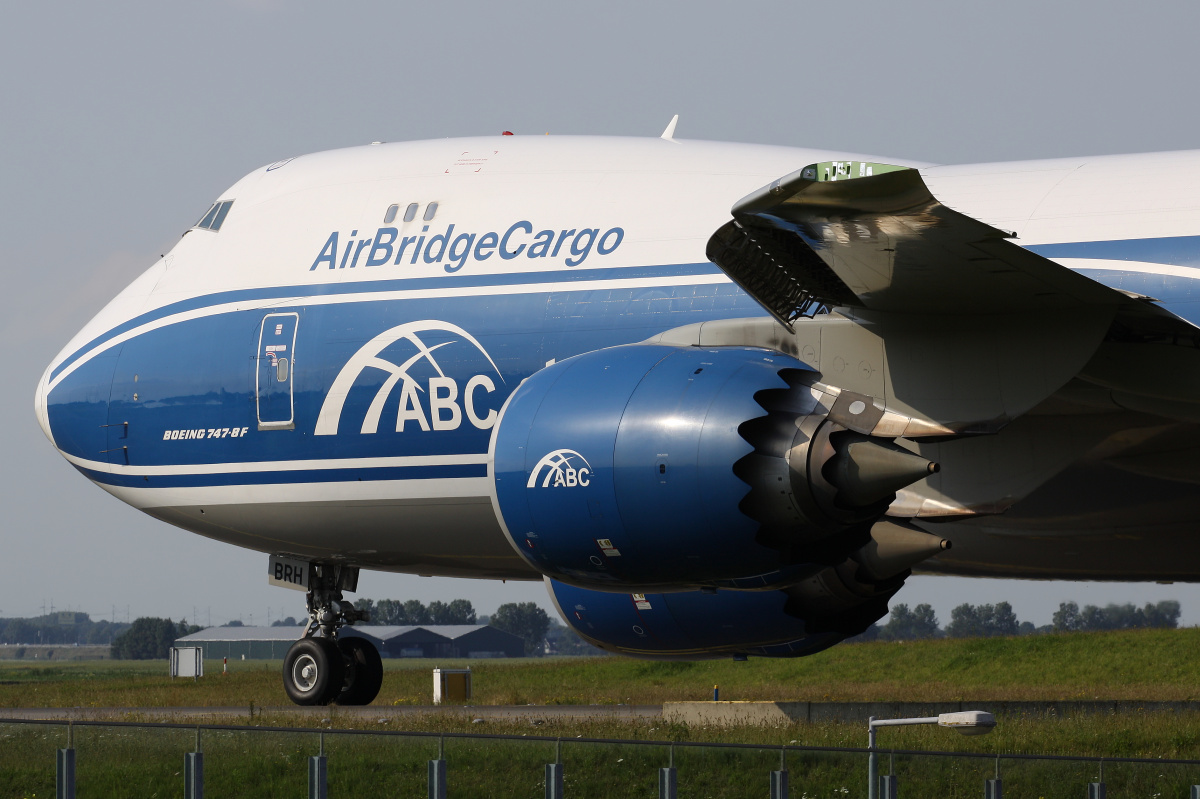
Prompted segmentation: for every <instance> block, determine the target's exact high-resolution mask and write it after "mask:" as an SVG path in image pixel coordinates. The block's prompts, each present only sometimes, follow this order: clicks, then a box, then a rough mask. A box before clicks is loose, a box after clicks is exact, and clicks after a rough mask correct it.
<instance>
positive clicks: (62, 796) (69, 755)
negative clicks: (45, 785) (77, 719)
mask: <svg viewBox="0 0 1200 799" xmlns="http://www.w3.org/2000/svg"><path fill="white" fill-rule="evenodd" d="M54 766H55V768H54V786H55V791H54V795H55V797H56V798H57V799H75V727H74V726H73V725H72V724H71V722H69V721H68V722H67V748H66V749H59V750H58V753H57V755H55V758H54Z"/></svg>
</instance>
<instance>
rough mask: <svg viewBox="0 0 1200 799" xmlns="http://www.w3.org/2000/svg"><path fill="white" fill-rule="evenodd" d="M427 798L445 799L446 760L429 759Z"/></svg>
mask: <svg viewBox="0 0 1200 799" xmlns="http://www.w3.org/2000/svg"><path fill="white" fill-rule="evenodd" d="M429 799H446V761H445V760H430V761H429Z"/></svg>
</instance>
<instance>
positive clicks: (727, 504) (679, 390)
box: [492, 344, 925, 591]
mask: <svg viewBox="0 0 1200 799" xmlns="http://www.w3.org/2000/svg"><path fill="white" fill-rule="evenodd" d="M814 377H815V373H813V372H812V371H811V370H810V369H808V367H806V366H805V365H804V364H802V363H801V362H799V361H797V360H795V359H793V358H790V357H788V356H786V355H781V354H779V353H776V352H772V351H768V350H760V349H750V348H734V347H730V348H706V349H702V348H695V347H670V346H661V345H649V344H634V345H626V346H621V347H613V348H611V349H606V350H598V351H595V352H590V353H586V354H584V355H580V356H577V357H574V358H571V359H569V360H566V361H562V362H560V363H557V364H553V365H551V366H549V367H547V368H546V369H544V370H542V371H540V372H538V373H536V374H534V375H533V376H531V377H530V378H529V379H528V380H526V381H525V382H524V383H522V385H521V386H520V387H518V388H517V390H516V391H514V392H513V394H512V396H511V397H510V398H509V400H508V402H507V403H506V405H505V407H504V409H503V410H502V412H501V415H500V418H499V420H498V422H497V425H496V430H495V433H494V436H493V440H492V460H493V476H494V480H495V491H496V507H497V509H498V511H499V516H500V518H501V521H502V522H503V524H504V526H505V528H506V533H507V534H508V536H509V538H510V540H511V541H512V543H513V546H514V547H516V549H517V551H518V552H520V553H521V555H522V556H523V557H524V558H525V559H526V560H527V561H528V562H529V563H530V564H531V565H532V566H533V567H534V568H536V569H537V570H538V571H540V572H541V573H542V574H545V575H547V576H550V577H552V578H554V579H557V580H561V581H563V582H565V583H570V584H574V585H580V586H584V587H590V588H598V589H600V590H609V591H620V590H624V589H626V588H628V587H630V586H636V587H637V590H665V591H686V590H689V589H692V588H713V587H726V588H738V589H755V590H769V589H771V588H775V587H780V586H785V585H790V584H793V583H795V582H796V581H797V580H800V579H803V578H804V577H806V576H808V575H811V574H813V573H815V572H817V571H819V570H820V569H822V568H825V567H827V566H830V565H836V564H837V563H840V562H841V561H842V560H844V559H845V557H846V556H847V555H848V554H849V553H850V552H853V551H855V550H856V549H857V548H858V547H860V546H862V544H863V543H864V542H865V541H866V540H867V537H868V530H869V528H870V525H871V523H872V522H873V521H874V520H875V519H877V518H878V517H879V516H880V515H881V514H882V513H883V511H884V510H885V509H886V507H887V504H888V503H889V502H890V501H891V498H892V497H893V496H894V495H893V494H887V491H886V490H884V491H883V493H880V491H879V490H878V488H877V487H876V486H875V483H870V484H867V485H866V486H865V488H863V487H862V486H859V485H858V483H857V482H855V483H854V484H855V486H857V487H858V489H857V490H856V491H855V492H853V497H854V501H853V502H849V503H846V502H843V501H842V500H841V499H840V498H841V497H842V496H843V495H844V494H845V495H847V496H849V495H850V494H847V493H846V492H842V493H839V488H838V486H837V485H835V484H834V483H836V482H837V481H838V480H839V479H842V480H843V481H845V480H849V481H850V482H854V481H856V480H858V478H857V477H855V475H858V474H860V472H861V473H863V474H865V472H862V470H861V469H859V465H858V464H857V463H855V462H853V459H852V458H848V457H847V458H843V461H845V462H844V463H842V462H839V461H837V459H838V458H839V457H842V455H840V454H839V453H842V454H844V453H846V452H851V453H852V447H853V446H866V447H874V450H873V452H875V454H876V456H878V453H879V452H880V451H881V450H880V445H878V444H874V443H869V442H868V443H866V444H862V442H861V441H860V439H864V437H863V436H861V435H858V434H853V433H850V432H849V431H847V430H846V429H845V428H844V427H841V426H838V425H836V424H833V423H832V422H830V421H828V420H827V416H828V414H829V410H830V405H831V404H832V399H831V398H830V396H829V395H826V394H822V393H821V392H820V391H816V390H814V389H813V388H812V383H813V382H814ZM858 404H859V405H862V404H863V403H858ZM847 435H849V436H856V438H853V439H845V440H843V438H840V437H844V436H847ZM887 446H891V445H887ZM892 449H895V450H896V451H897V452H899V453H900V454H894V453H890V452H885V453H884V454H885V455H887V457H889V458H901V457H902V458H908V459H913V458H915V456H912V455H911V454H908V453H905V452H902V451H900V450H899V449H898V448H896V447H894V446H893V447H892ZM864 452H865V450H864ZM868 454H870V453H868ZM860 460H861V458H860ZM876 460H878V457H876ZM916 460H918V461H920V459H919V458H918V459H916ZM920 462H921V463H925V461H920ZM839 463H840V465H838V464H839ZM831 465H833V466H837V468H830V467H831ZM870 468H871V469H874V471H875V472H876V473H877V472H878V471H879V467H878V466H871V467H870ZM889 468H890V467H889ZM838 475H842V476H843V477H841V478H839V476H838ZM846 475H849V477H846ZM889 479H890V478H889ZM831 480H832V481H833V482H831ZM859 482H861V481H859ZM885 482H886V481H885ZM889 485H890V483H889ZM885 488H886V486H885ZM872 492H874V493H872ZM885 494H887V496H885ZM868 495H869V496H868ZM863 496H868V499H865V500H864V499H862V498H861V497H863Z"/></svg>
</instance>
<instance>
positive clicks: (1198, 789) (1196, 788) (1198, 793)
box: [1190, 785, 1200, 799]
mask: <svg viewBox="0 0 1200 799" xmlns="http://www.w3.org/2000/svg"><path fill="white" fill-rule="evenodd" d="M1190 799H1200V785H1193V786H1192V793H1191V798H1190Z"/></svg>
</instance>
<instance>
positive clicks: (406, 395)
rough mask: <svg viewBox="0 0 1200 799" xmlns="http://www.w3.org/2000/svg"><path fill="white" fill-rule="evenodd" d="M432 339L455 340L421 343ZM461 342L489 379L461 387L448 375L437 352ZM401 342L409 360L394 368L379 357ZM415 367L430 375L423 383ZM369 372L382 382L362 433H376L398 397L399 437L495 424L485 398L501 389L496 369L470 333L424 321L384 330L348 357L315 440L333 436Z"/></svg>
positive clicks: (478, 377) (486, 427)
mask: <svg viewBox="0 0 1200 799" xmlns="http://www.w3.org/2000/svg"><path fill="white" fill-rule="evenodd" d="M430 333H432V334H443V335H445V334H449V335H451V336H455V337H456V338H452V339H450V340H449V341H443V342H441V343H438V344H434V345H432V346H430V345H429V344H427V343H426V342H425V340H424V338H422V336H425V337H426V338H428V337H429V336H428V334H430ZM460 341H461V342H465V343H467V344H469V345H470V346H472V347H474V348H475V349H476V350H477V351H478V352H479V354H480V355H482V356H483V359H484V360H486V362H487V363H488V365H490V367H491V369H490V370H488V371H489V372H490V374H489V373H485V372H479V373H476V374H474V375H472V376H471V377H470V378H469V379H467V381H466V383H465V384H461V383H460V382H459V380H458V379H457V378H455V377H452V376H450V375H448V374H446V372H445V370H443V369H442V366H441V364H439V363H438V359H437V356H436V355H435V352H436V351H437V350H440V349H441V348H443V347H447V346H449V345H451V344H455V343H459V342H460ZM399 342H406V343H407V344H408V345H410V348H411V354H408V355H407V356H406V357H405V358H403V359H402V360H401V359H399V358H396V359H395V360H396V361H399V362H398V363H397V362H394V361H393V360H389V359H387V358H384V357H383V356H382V353H383V352H384V350H387V349H388V348H390V347H392V346H393V345H395V344H397V343H399ZM419 365H421V366H422V371H423V372H425V373H428V374H429V376H428V377H425V378H422V377H420V376H419V375H418V374H416V372H417V367H418V366H419ZM372 369H373V370H378V371H381V372H383V373H384V374H385V375H386V377H385V378H384V380H383V383H382V384H380V386H379V388H378V389H377V390H376V392H375V396H374V397H373V398H372V399H371V402H370V405H369V406H368V407H367V410H366V413H365V414H364V416H363V422H362V427H361V428H360V429H359V432H360V433H363V434H367V433H375V432H378V430H379V425H380V421H381V418H382V417H383V412H384V409H385V407H386V406H387V405H388V404H389V403H388V400H389V399H390V398H391V397H392V396H393V394H394V393H398V394H399V399H398V401H397V402H396V403H395V405H396V406H397V410H396V432H397V433H403V432H405V430H406V429H408V430H416V429H420V430H422V431H425V432H428V431H430V430H435V431H436V430H457V429H458V428H459V427H461V426H462V425H463V423H464V422H466V423H467V424H469V425H471V426H472V427H475V428H477V429H479V430H489V429H491V428H492V426H493V425H495V424H496V418H497V412H496V410H495V409H493V408H491V407H489V405H490V403H486V402H485V398H486V397H487V396H488V395H489V394H492V393H493V392H495V391H496V388H497V386H496V381H497V380H499V382H500V383H501V384H503V383H504V378H503V376H501V374H500V368H499V367H498V366H496V362H495V361H494V360H492V356H491V355H489V354H488V351H487V350H486V349H484V347H483V345H482V344H480V343H479V341H478V340H476V338H475V337H474V336H472V335H471V334H470V333H468V332H467V331H465V330H463V329H462V328H461V327H459V326H458V325H454V324H450V323H449V322H441V321H437V320H431V319H427V320H423V321H419V322H406V323H405V324H402V325H397V326H396V327H393V328H391V329H390V330H386V331H384V332H383V333H380V334H379V335H378V336H376V337H375V338H373V339H371V340H370V341H368V342H367V343H366V344H364V345H363V346H362V347H360V348H359V349H358V351H357V352H355V353H354V355H352V356H350V359H349V360H348V361H346V365H345V366H343V367H342V369H341V371H340V372H338V375H337V377H336V378H334V381H333V385H332V386H330V388H329V393H328V394H326V395H325V401H324V402H323V403H321V412H320V413H319V414H318V416H317V426H316V429H315V430H314V431H313V434H314V435H318V436H332V435H337V433H338V428H339V427H340V426H341V421H342V414H343V412H344V411H345V406H346V400H347V398H348V397H349V396H350V390H351V389H352V388H353V387H354V384H355V383H356V382H358V379H359V377H360V376H361V375H362V374H363V373H364V372H366V371H368V370H372ZM492 374H494V375H495V379H493V378H492ZM397 386H398V387H399V389H398V390H397Z"/></svg>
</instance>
